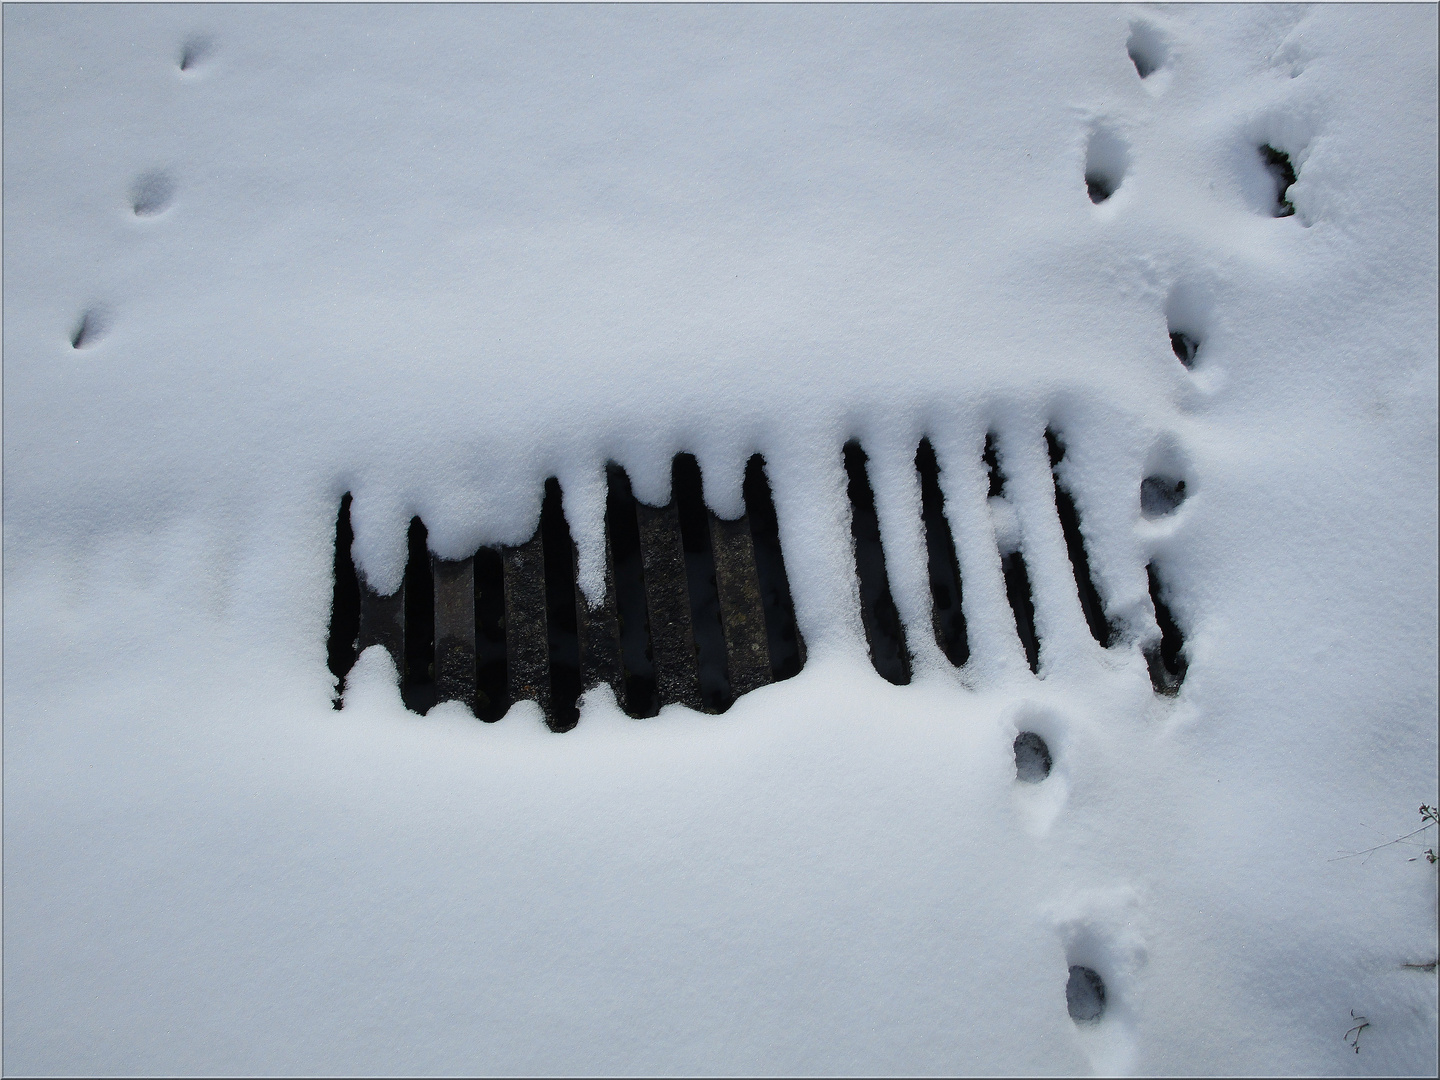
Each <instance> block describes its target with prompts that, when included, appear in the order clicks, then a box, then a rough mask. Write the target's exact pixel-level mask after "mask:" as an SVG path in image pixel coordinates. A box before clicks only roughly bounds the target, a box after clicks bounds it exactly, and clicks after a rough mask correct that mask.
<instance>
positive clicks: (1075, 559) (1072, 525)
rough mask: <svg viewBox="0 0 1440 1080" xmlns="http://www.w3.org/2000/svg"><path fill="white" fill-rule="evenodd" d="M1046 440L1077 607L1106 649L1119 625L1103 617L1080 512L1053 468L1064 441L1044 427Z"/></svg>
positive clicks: (1062, 450) (1103, 607) (1094, 635)
mask: <svg viewBox="0 0 1440 1080" xmlns="http://www.w3.org/2000/svg"><path fill="white" fill-rule="evenodd" d="M1045 444H1046V446H1048V447H1049V450H1050V476H1051V478H1052V479H1053V480H1054V481H1055V509H1056V511H1057V512H1058V513H1059V515H1060V529H1061V531H1062V532H1063V533H1064V534H1065V550H1066V551H1067V552H1069V554H1070V568H1071V570H1072V571H1074V574H1075V587H1076V590H1077V591H1078V592H1079V594H1080V609H1081V610H1082V611H1083V612H1084V613H1085V625H1087V626H1088V627H1090V635H1091V636H1092V637H1093V638H1094V639H1095V640H1096V641H1098V642H1099V643H1100V644H1101V645H1102V646H1103V647H1105V648H1107V649H1108V648H1109V647H1110V646H1111V645H1113V644H1114V643H1115V640H1116V638H1117V637H1118V636H1119V627H1117V626H1115V625H1114V624H1113V623H1111V622H1109V621H1108V620H1107V619H1106V618H1105V605H1104V603H1103V602H1102V601H1101V599H1100V591H1099V590H1098V589H1096V588H1095V579H1094V577H1093V576H1092V575H1091V573H1090V557H1089V556H1088V555H1087V554H1086V553H1085V536H1084V534H1083V533H1082V532H1081V531H1080V513H1079V511H1078V510H1076V508H1075V500H1074V498H1073V497H1072V496H1071V495H1070V492H1069V491H1068V490H1067V489H1066V488H1065V485H1064V484H1062V483H1061V482H1060V474H1059V472H1057V471H1056V470H1057V467H1058V466H1059V464H1060V462H1061V460H1062V459H1063V458H1064V457H1065V444H1064V443H1063V442H1061V441H1060V437H1059V436H1058V435H1056V434H1055V432H1054V431H1053V430H1051V429H1050V428H1046V429H1045Z"/></svg>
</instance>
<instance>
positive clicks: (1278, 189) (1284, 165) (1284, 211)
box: [1260, 145, 1295, 217]
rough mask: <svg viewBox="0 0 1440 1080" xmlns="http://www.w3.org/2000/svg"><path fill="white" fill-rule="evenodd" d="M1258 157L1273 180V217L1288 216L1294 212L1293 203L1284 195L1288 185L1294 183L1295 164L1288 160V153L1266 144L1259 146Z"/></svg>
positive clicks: (1288, 188) (1288, 187)
mask: <svg viewBox="0 0 1440 1080" xmlns="http://www.w3.org/2000/svg"><path fill="white" fill-rule="evenodd" d="M1260 157H1261V159H1262V160H1263V161H1264V162H1265V168H1266V169H1267V170H1268V171H1269V173H1270V176H1271V179H1273V180H1274V181H1275V209H1274V210H1273V211H1272V213H1273V214H1274V215H1275V217H1290V216H1291V215H1293V214H1294V213H1295V204H1294V203H1292V202H1291V201H1290V200H1289V199H1288V198H1287V197H1286V192H1288V191H1289V190H1290V185H1291V184H1293V183H1295V166H1294V164H1292V163H1291V161H1290V155H1289V154H1287V153H1285V151H1283V150H1276V149H1275V147H1273V146H1269V145H1266V146H1262V147H1260Z"/></svg>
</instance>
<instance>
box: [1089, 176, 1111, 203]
mask: <svg viewBox="0 0 1440 1080" xmlns="http://www.w3.org/2000/svg"><path fill="white" fill-rule="evenodd" d="M1085 194H1086V195H1089V196H1090V201H1091V202H1092V203H1095V204H1096V205H1097V206H1098V205H1099V204H1100V203H1102V202H1104V201H1105V200H1106V199H1108V198H1110V196H1111V195H1114V194H1115V189H1114V188H1112V187H1111V186H1110V181H1109V180H1107V179H1106V178H1105V177H1103V176H1099V175H1092V174H1089V173H1087V174H1086V176H1085Z"/></svg>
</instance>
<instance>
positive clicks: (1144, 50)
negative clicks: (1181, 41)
mask: <svg viewBox="0 0 1440 1080" xmlns="http://www.w3.org/2000/svg"><path fill="white" fill-rule="evenodd" d="M1125 51H1126V52H1127V53H1129V55H1130V62H1131V63H1132V64H1134V65H1135V72H1136V74H1138V75H1139V76H1140V78H1142V79H1148V78H1150V76H1151V75H1153V74H1155V72H1157V71H1159V70H1160V69H1161V68H1163V67H1164V66H1165V65H1166V63H1168V62H1169V59H1170V50H1169V49H1168V48H1167V47H1166V45H1165V41H1164V39H1163V38H1161V36H1160V32H1159V31H1158V30H1156V29H1155V27H1153V26H1151V25H1150V24H1149V23H1144V22H1137V23H1132V24H1131V26H1130V40H1129V41H1127V42H1126V43H1125Z"/></svg>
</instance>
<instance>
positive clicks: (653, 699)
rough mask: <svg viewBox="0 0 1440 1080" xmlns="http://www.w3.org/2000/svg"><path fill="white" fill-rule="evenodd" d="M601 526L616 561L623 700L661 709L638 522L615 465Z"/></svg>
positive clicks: (651, 710)
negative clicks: (608, 537)
mask: <svg viewBox="0 0 1440 1080" xmlns="http://www.w3.org/2000/svg"><path fill="white" fill-rule="evenodd" d="M606 474H607V476H606V479H607V491H606V497H605V527H606V530H607V531H608V532H609V534H610V554H611V558H612V559H613V560H614V565H615V611H616V615H617V617H618V619H619V623H620V661H621V665H622V667H623V668H624V675H623V679H622V682H623V686H624V690H625V693H624V696H623V700H622V701H621V705H622V706H623V708H624V709H625V711H626V712H627V713H629V714H630V715H631V716H634V717H643V716H655V715H657V714H658V713H659V712H660V693H659V687H658V685H657V684H656V682H655V658H654V654H653V653H652V652H651V650H650V618H649V612H648V610H647V608H646V603H645V569H644V564H643V560H642V559H641V557H640V527H639V525H638V524H637V521H636V517H635V493H634V492H633V491H632V490H631V489H630V477H628V476H627V475H626V474H625V470H624V469H622V468H620V466H618V465H610V466H608V468H607V469H606Z"/></svg>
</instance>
